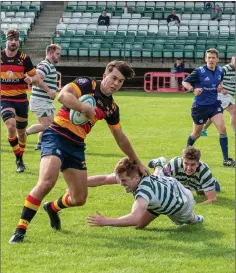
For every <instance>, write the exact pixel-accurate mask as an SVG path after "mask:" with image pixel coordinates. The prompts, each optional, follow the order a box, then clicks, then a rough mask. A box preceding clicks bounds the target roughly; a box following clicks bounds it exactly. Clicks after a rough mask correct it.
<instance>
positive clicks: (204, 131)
mask: <svg viewBox="0 0 236 273" xmlns="http://www.w3.org/2000/svg"><path fill="white" fill-rule="evenodd" d="M211 124H212V122H211V120H210V119H208V120H207V122H206V123H205V124H204V126H203V129H202V132H201V136H207V129H208V128H209V127H210V125H211Z"/></svg>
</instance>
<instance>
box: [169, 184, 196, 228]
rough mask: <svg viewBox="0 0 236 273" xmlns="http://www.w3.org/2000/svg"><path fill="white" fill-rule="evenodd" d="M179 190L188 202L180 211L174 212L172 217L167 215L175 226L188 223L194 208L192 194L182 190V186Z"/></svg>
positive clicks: (184, 189)
mask: <svg viewBox="0 0 236 273" xmlns="http://www.w3.org/2000/svg"><path fill="white" fill-rule="evenodd" d="M181 186H182V185H181ZM181 189H182V191H183V192H184V194H185V196H186V198H187V200H188V201H187V202H186V203H185V204H184V206H183V207H182V209H181V210H180V211H178V212H176V213H175V214H173V215H167V216H168V217H169V218H170V220H171V221H172V222H173V223H174V224H176V225H183V224H185V223H187V222H188V220H189V218H190V217H191V215H192V213H193V206H194V198H193V194H192V192H191V191H190V190H188V189H186V188H184V186H182V187H181Z"/></svg>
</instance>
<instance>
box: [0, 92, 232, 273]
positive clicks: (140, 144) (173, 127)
mask: <svg viewBox="0 0 236 273" xmlns="http://www.w3.org/2000/svg"><path fill="white" fill-rule="evenodd" d="M115 100H116V102H117V104H118V105H119V107H120V112H121V123H122V128H123V130H124V132H125V133H126V135H127V136H128V137H129V139H130V141H131V143H132V145H133V147H134V149H135V151H136V152H137V154H138V155H139V157H140V158H141V159H142V161H143V162H144V163H145V164H147V163H148V161H149V160H150V159H151V158H155V157H159V156H165V157H166V158H167V159H171V158H172V157H174V156H177V155H180V153H181V151H182V149H183V148H184V147H185V145H186V141H187V137H188V136H189V134H190V132H191V127H192V119H191V116H190V108H191V104H192V101H193V95H192V94H157V93H145V92H129V93H128V92H120V93H118V94H116V95H115ZM57 107H58V108H59V104H58V105H57ZM225 120H226V124H227V128H228V136H229V153H230V155H231V157H234V135H233V131H232V128H231V127H230V125H229V115H228V113H225ZM29 121H30V124H33V123H35V117H34V116H33V115H32V113H31V114H30V119H29ZM1 125H2V135H1V149H2V150H1V152H2V153H1V163H2V183H1V185H2V187H1V194H2V195H1V196H2V203H1V204H2V211H1V231H2V233H1V236H2V237H1V249H2V272H3V273H19V272H26V273H44V272H45V273H52V272H54V273H61V272H64V273H85V272H86V273H87V272H88V273H98V272H99V273H100V272H106V273H169V272H170V273H177V272H179V273H180V272H181V273H189V272H191V273H211V272H212V273H225V272H227V273H233V272H235V271H234V220H235V217H234V199H235V196H234V192H235V191H234V181H235V178H234V175H235V173H234V169H232V168H223V167H222V155H221V149H220V146H219V141H218V133H217V131H216V129H215V127H214V126H211V127H210V128H209V130H208V137H202V138H200V139H199V140H198V141H197V142H196V145H195V146H196V147H197V148H200V149H201V152H202V160H203V161H205V162H206V163H207V164H208V165H209V166H210V168H211V170H212V172H213V175H214V176H215V177H216V178H217V179H218V181H219V182H220V185H221V192H220V193H218V194H217V198H218V201H217V202H216V203H215V204H209V205H206V204H196V206H195V212H196V213H198V214H202V215H204V217H205V222H204V223H203V224H202V225H196V226H183V227H180V228H176V227H175V226H174V225H173V224H172V223H171V222H170V221H169V219H168V218H167V217H166V216H160V217H159V218H158V219H156V220H155V221H153V222H152V223H151V224H150V225H149V226H148V227H147V228H146V229H145V230H135V229H134V228H132V227H128V228H114V227H104V228H99V227H96V228H92V227H89V226H88V225H87V224H86V217H87V216H88V215H91V214H94V213H95V212H96V210H98V211H100V212H101V213H103V214H105V215H106V216H110V217H118V216H121V215H124V214H127V213H129V212H130V209H131V206H132V203H133V198H132V195H130V194H126V193H125V191H124V189H123V188H122V187H120V186H119V185H114V186H103V187H97V188H90V189H89V196H88V199H87V203H86V205H85V206H83V207H80V208H71V209H66V210H64V211H62V212H61V214H60V215H61V220H62V231H61V232H55V231H53V230H52V229H51V227H50V226H49V219H48V216H47V215H46V213H45V212H44V210H43V209H42V207H41V208H40V209H39V211H38V213H37V215H36V217H35V218H34V219H33V221H32V223H31V224H30V225H29V228H28V232H27V236H26V238H25V242H24V243H23V244H20V245H9V244H8V240H9V238H10V237H11V235H12V233H13V232H14V230H15V227H16V225H17V223H18V220H19V217H20V213H21V210H22V207H23V203H24V200H25V197H26V196H27V194H28V193H29V191H30V190H31V189H32V188H33V187H34V185H35V183H36V182H37V178H38V171H39V160H40V154H39V152H38V151H34V147H35V144H36V139H37V136H36V135H34V136H33V135H32V136H29V138H28V143H27V150H26V153H25V163H26V165H27V166H28V169H27V170H26V172H25V173H22V174H17V173H16V171H15V169H16V168H15V163H14V161H15V159H14V156H13V153H12V152H11V149H10V146H9V144H8V142H7V135H6V129H5V126H4V125H3V123H2V124H1ZM86 143H87V149H86V155H87V156H86V157H87V166H88V173H89V175H95V174H105V173H110V172H112V171H113V168H114V166H115V164H116V163H117V161H118V160H119V159H120V158H121V157H123V156H124V154H123V153H122V152H121V151H120V150H119V148H118V146H117V145H116V143H115V140H114V139H113V137H112V135H111V134H110V133H109V129H108V128H107V126H106V123H105V122H103V121H102V122H101V121H100V122H98V123H97V124H96V126H95V127H94V128H93V130H92V132H91V134H90V135H89V137H88V138H87V142H86ZM65 188H66V184H65V182H64V181H63V179H62V176H60V178H59V180H58V182H57V184H56V186H55V188H54V189H53V190H52V191H51V193H50V194H49V195H48V196H47V197H46V198H45V200H44V201H52V200H55V199H56V198H58V197H59V196H61V195H62V194H63V192H64V190H65ZM195 197H196V196H195ZM196 199H197V200H198V201H200V199H199V197H196Z"/></svg>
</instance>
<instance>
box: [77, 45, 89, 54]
mask: <svg viewBox="0 0 236 273" xmlns="http://www.w3.org/2000/svg"><path fill="white" fill-rule="evenodd" d="M89 47H90V44H89V43H82V44H80V45H79V48H78V56H79V57H88V56H89Z"/></svg>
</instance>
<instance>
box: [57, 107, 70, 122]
mask: <svg viewBox="0 0 236 273" xmlns="http://www.w3.org/2000/svg"><path fill="white" fill-rule="evenodd" d="M57 116H58V117H62V118H64V119H66V120H70V112H68V111H66V110H64V109H60V110H59V111H58V113H57Z"/></svg>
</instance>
